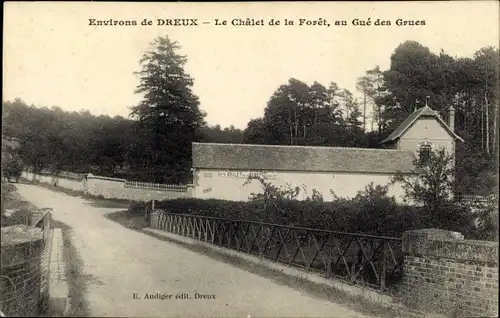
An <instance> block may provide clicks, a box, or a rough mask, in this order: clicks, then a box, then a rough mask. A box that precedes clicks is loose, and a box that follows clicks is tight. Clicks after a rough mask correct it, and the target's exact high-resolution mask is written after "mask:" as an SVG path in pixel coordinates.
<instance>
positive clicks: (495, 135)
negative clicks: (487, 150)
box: [493, 100, 498, 153]
mask: <svg viewBox="0 0 500 318" xmlns="http://www.w3.org/2000/svg"><path fill="white" fill-rule="evenodd" d="M493 116H494V119H493V153H495V152H496V148H497V138H498V136H497V120H498V100H497V101H496V102H495V109H494V110H493Z"/></svg>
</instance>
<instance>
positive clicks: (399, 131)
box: [381, 105, 464, 144]
mask: <svg viewBox="0 0 500 318" xmlns="http://www.w3.org/2000/svg"><path fill="white" fill-rule="evenodd" d="M422 116H428V117H434V118H436V120H437V121H438V122H439V123H440V124H441V125H442V126H443V127H444V128H445V129H446V131H447V132H448V133H449V134H450V135H451V136H453V137H455V138H456V139H458V140H460V141H462V142H463V141H464V140H463V139H462V138H460V137H459V136H458V135H457V134H455V133H454V132H453V131H451V129H450V127H449V126H448V125H447V124H446V123H445V122H444V121H443V119H442V118H441V117H439V115H438V114H437V112H435V111H434V110H433V109H432V108H430V107H429V106H428V105H425V106H424V107H422V108H420V109H417V110H416V111H414V112H413V113H411V114H410V116H408V117H406V119H405V120H404V121H403V122H402V123H401V124H400V125H399V126H398V128H396V129H395V130H394V131H393V132H392V133H391V134H390V135H389V137H387V138H385V139H384V140H383V141H382V142H381V144H383V143H386V142H389V141H394V140H396V139H398V138H399V137H401V135H403V134H404V133H405V132H406V131H407V130H408V128H410V127H411V125H413V123H414V122H415V121H416V120H417V119H418V118H419V117H422Z"/></svg>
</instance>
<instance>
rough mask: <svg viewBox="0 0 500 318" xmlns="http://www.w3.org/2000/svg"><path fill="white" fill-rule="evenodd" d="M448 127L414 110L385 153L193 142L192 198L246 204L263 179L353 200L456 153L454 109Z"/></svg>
mask: <svg viewBox="0 0 500 318" xmlns="http://www.w3.org/2000/svg"><path fill="white" fill-rule="evenodd" d="M449 115H450V116H449V125H447V124H446V123H445V122H444V121H443V120H442V119H441V117H440V116H439V115H438V114H437V112H435V111H434V110H432V109H431V108H430V107H429V106H428V105H426V106H424V107H422V108H420V109H418V110H416V111H415V112H413V113H412V114H411V115H410V116H409V117H408V118H407V119H406V120H405V121H404V122H403V123H401V125H400V126H399V127H398V128H397V129H396V130H394V132H393V133H392V134H391V135H390V136H389V137H387V138H386V139H385V140H384V141H382V145H383V146H384V147H385V148H384V149H364V148H338V147H310V146H275V145H249V144H216V143H193V173H194V178H193V180H194V182H193V183H194V189H195V190H194V196H195V197H196V198H203V199H210V198H214V199H224V200H232V201H246V200H248V197H249V195H250V194H251V193H261V192H262V187H261V185H260V183H259V182H258V181H257V180H252V181H251V182H250V183H248V184H246V185H244V184H245V181H246V180H247V178H248V176H249V175H259V176H262V177H263V178H264V179H266V180H267V181H268V182H271V183H272V184H274V185H276V186H287V185H290V186H292V187H296V186H299V187H300V188H301V189H303V188H305V190H306V193H305V192H304V190H302V191H301V195H300V197H299V199H305V198H306V197H307V196H310V195H312V191H313V189H316V190H317V191H319V192H320V193H321V194H322V195H323V198H324V200H325V201H331V200H332V199H333V196H332V194H331V193H332V191H333V193H335V195H337V196H339V197H345V198H351V197H353V196H355V195H356V194H357V192H358V191H360V190H363V189H364V188H365V187H366V185H368V184H369V183H371V182H373V183H374V184H375V185H387V184H388V183H389V180H390V178H391V176H393V175H394V174H395V173H396V172H397V171H401V172H403V173H413V172H414V168H415V167H414V160H415V159H416V158H417V157H418V156H420V155H424V154H426V153H427V152H428V151H429V150H434V149H438V148H441V147H444V148H445V149H446V150H447V151H449V153H451V154H455V142H456V141H457V140H458V141H462V142H463V139H462V138H460V137H459V136H457V135H456V134H455V133H454V131H453V127H454V118H455V110H454V109H453V107H451V108H450V114H449ZM389 191H390V192H389V194H390V195H394V196H395V197H396V199H397V200H398V201H401V200H402V197H403V195H404V191H403V189H402V187H401V186H400V185H393V186H391V187H390V189H389Z"/></svg>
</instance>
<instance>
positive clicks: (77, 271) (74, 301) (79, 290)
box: [54, 221, 90, 317]
mask: <svg viewBox="0 0 500 318" xmlns="http://www.w3.org/2000/svg"><path fill="white" fill-rule="evenodd" d="M54 227H59V228H61V230H62V236H63V258H64V262H65V264H66V277H67V279H68V284H69V295H68V297H69V298H70V309H69V312H67V313H65V315H66V316H69V317H89V316H90V311H89V306H88V303H87V301H86V300H85V293H86V286H87V282H88V281H89V278H88V277H87V276H86V275H84V274H83V261H82V259H81V258H80V256H79V255H78V252H77V250H76V248H75V246H74V245H73V243H72V241H71V228H70V227H69V226H68V225H66V224H64V223H62V222H60V221H54Z"/></svg>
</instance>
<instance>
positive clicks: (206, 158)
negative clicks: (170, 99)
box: [193, 143, 415, 173]
mask: <svg viewBox="0 0 500 318" xmlns="http://www.w3.org/2000/svg"><path fill="white" fill-rule="evenodd" d="M414 160H415V155H414V154H413V153H412V152H411V151H399V150H392V149H363V148H336V147H308V146H273V145H248V144H216V143H193V167H194V168H207V169H238V170H282V171H283V170H286V171H311V172H312V171H318V172H369V173H394V172H396V171H401V172H411V171H413V169H414V165H413V162H414Z"/></svg>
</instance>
